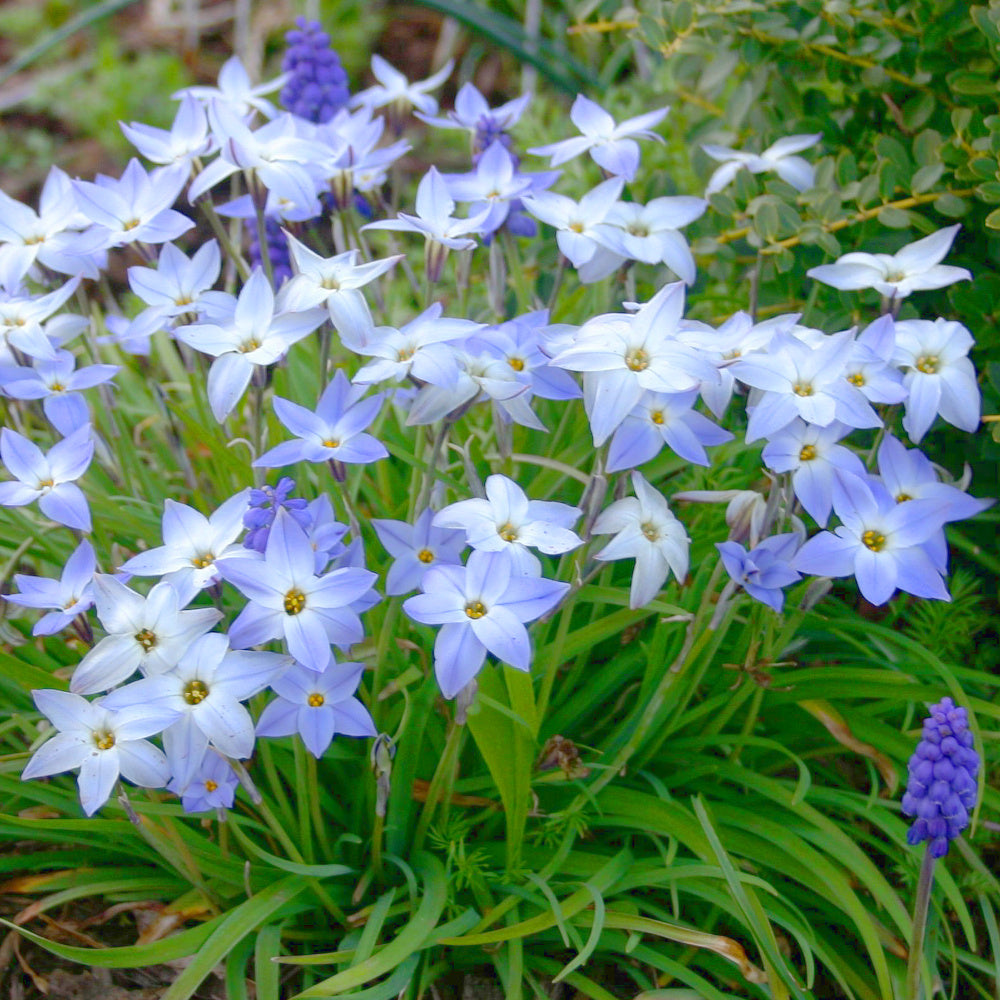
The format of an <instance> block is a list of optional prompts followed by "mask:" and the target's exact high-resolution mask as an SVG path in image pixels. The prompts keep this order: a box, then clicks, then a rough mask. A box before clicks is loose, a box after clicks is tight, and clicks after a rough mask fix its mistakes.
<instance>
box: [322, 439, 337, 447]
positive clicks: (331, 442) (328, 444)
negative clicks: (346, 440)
mask: <svg viewBox="0 0 1000 1000" xmlns="http://www.w3.org/2000/svg"><path fill="white" fill-rule="evenodd" d="M323 447H324V448H339V447H340V439H339V438H327V439H326V440H325V441H324V442H323Z"/></svg>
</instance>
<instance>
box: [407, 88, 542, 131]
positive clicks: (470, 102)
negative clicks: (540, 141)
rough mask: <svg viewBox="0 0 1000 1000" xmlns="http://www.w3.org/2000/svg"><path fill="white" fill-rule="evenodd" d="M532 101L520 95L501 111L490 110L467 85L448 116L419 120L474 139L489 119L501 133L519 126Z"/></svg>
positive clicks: (426, 116) (422, 116)
mask: <svg viewBox="0 0 1000 1000" xmlns="http://www.w3.org/2000/svg"><path fill="white" fill-rule="evenodd" d="M530 101H531V94H521V96H520V97H515V98H514V99H513V100H511V101H507V103H506V104H501V105H500V106H499V107H498V108H491V107H490V105H489V102H488V101H487V100H486V98H485V97H483V95H482V94H481V93H480V92H479V90H478V89H477V88H476V85H475V84H474V83H470V82H468V81H467V82H465V83H463V84H462V86H461V87H460V88H459V90H458V93H457V94H456V95H455V108H454V110H453V111H449V112H447V114H446V115H445V117H443V118H435V117H434V116H433V112H430V113H425V112H423V111H418V112H416V117H417V118H419V119H420V120H421V121H423V122H426V123H427V124H428V125H434V126H436V127H437V128H445V129H464V130H465V131H467V132H471V133H472V134H473V135H475V133H476V132H477V131H478V130H479V129H480V128H482V123H483V120H484V119H488V120H489V122H490V123H491V125H492V126H493V128H494V129H495V130H496V131H498V132H506V131H507V130H508V129H510V128H513V126H514V125H516V124H517V123H518V121H519V120H520V118H521V115H522V114H524V109H525V108H526V107H527V106H528V104H529V102H530Z"/></svg>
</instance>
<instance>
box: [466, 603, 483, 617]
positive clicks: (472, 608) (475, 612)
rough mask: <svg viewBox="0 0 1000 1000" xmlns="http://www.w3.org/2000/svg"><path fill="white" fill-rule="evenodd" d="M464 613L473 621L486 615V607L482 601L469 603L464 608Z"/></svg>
mask: <svg viewBox="0 0 1000 1000" xmlns="http://www.w3.org/2000/svg"><path fill="white" fill-rule="evenodd" d="M465 613H466V614H467V615H468V616H469V617H470V618H471V619H473V621H475V619H477V618H482V617H483V615H485V614H486V605H485V604H483V602H482V601H469V603H468V604H466V606H465Z"/></svg>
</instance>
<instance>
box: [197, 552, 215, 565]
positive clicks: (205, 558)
mask: <svg viewBox="0 0 1000 1000" xmlns="http://www.w3.org/2000/svg"><path fill="white" fill-rule="evenodd" d="M214 562H215V556H214V555H213V554H212V553H211V552H206V553H205V554H204V555H201V556H195V557H194V559H192V560H191V565H192V566H194V567H195V568H197V569H204V568H205V567H206V566H211V565H212V563H214Z"/></svg>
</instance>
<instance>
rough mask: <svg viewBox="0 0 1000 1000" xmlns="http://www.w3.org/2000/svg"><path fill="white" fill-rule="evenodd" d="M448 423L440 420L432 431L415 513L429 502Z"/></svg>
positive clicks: (446, 435) (419, 511)
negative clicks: (431, 440)
mask: <svg viewBox="0 0 1000 1000" xmlns="http://www.w3.org/2000/svg"><path fill="white" fill-rule="evenodd" d="M448 428H449V424H448V421H447V420H442V421H441V422H440V423H439V424H438V427H437V430H436V431H435V432H434V441H433V444H432V445H431V457H430V459H429V460H428V462H427V468H426V469H425V470H424V478H423V482H422V483H421V484H420V493H419V495H418V496H417V507H416V513H417V514H420V513H421V512H422V511H423V510H424V508H425V507H426V506H427V504H428V503H429V502H430V498H431V489H432V488H433V486H434V473H435V472H436V471H437V467H438V462H440V461H441V452H442V450H443V449H444V443H445V441H446V440H447V437H448Z"/></svg>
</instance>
